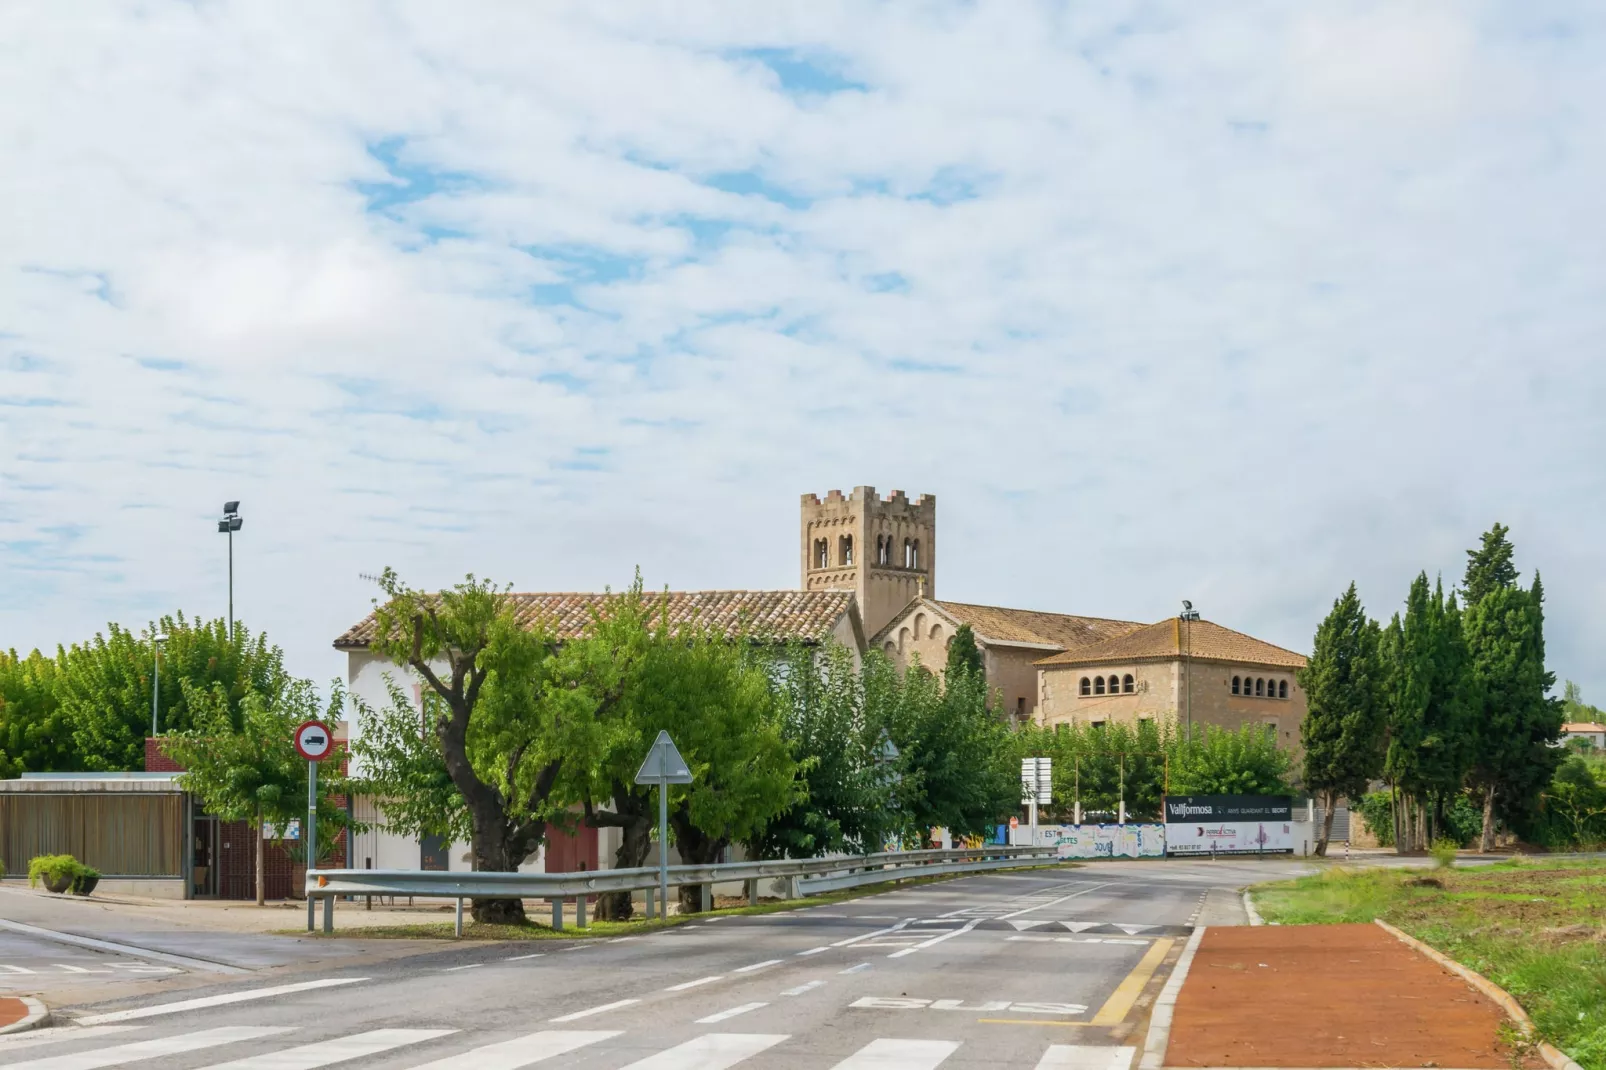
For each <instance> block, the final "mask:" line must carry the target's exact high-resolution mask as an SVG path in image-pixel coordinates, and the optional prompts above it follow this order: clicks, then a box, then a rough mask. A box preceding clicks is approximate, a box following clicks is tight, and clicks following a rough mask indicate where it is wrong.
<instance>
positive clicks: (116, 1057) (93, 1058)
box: [11, 1025, 292, 1070]
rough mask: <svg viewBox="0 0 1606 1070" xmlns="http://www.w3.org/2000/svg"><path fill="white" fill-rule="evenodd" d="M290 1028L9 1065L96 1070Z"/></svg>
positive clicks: (234, 1030)
mask: <svg viewBox="0 0 1606 1070" xmlns="http://www.w3.org/2000/svg"><path fill="white" fill-rule="evenodd" d="M291 1028H292V1027H290V1026H282V1027H279V1026H250V1025H234V1026H226V1027H224V1028H222V1029H205V1030H202V1031H200V1032H198V1033H180V1034H178V1035H177V1036H172V1037H161V1038H159V1039H157V1040H137V1041H135V1042H134V1043H132V1044H116V1045H113V1046H112V1047H110V1048H99V1049H97V1050H95V1051H84V1052H79V1053H78V1054H76V1055H53V1056H49V1057H47V1058H44V1059H30V1060H28V1061H27V1062H22V1063H12V1064H11V1070H98V1068H99V1067H102V1066H119V1065H121V1064H123V1063H132V1062H138V1061H140V1060H141V1059H161V1058H166V1057H168V1056H173V1055H182V1054H184V1053H185V1052H187V1051H200V1050H201V1049H202V1048H216V1047H218V1046H220V1045H223V1044H238V1043H240V1042H241V1041H245V1040H260V1039H261V1038H263V1037H271V1036H275V1035H277V1034H279V1033H288V1032H290V1031H291Z"/></svg>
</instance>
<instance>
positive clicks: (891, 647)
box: [882, 639, 898, 658]
mask: <svg viewBox="0 0 1606 1070" xmlns="http://www.w3.org/2000/svg"><path fill="white" fill-rule="evenodd" d="M882 649H883V650H885V651H886V654H887V657H889V658H890V657H892V656H893V655H895V654H897V653H898V644H897V643H894V642H893V641H892V640H891V639H888V640H887V643H886V646H884V647H883V648H882Z"/></svg>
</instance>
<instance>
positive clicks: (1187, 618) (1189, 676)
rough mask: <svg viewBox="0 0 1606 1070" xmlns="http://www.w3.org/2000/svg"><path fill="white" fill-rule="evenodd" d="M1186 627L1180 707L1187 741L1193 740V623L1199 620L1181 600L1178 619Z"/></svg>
mask: <svg viewBox="0 0 1606 1070" xmlns="http://www.w3.org/2000/svg"><path fill="white" fill-rule="evenodd" d="M1178 619H1180V620H1181V621H1182V622H1183V623H1185V624H1186V625H1187V626H1188V627H1187V633H1188V637H1187V640H1186V645H1185V646H1184V647H1183V650H1182V677H1183V685H1182V686H1183V699H1182V705H1183V709H1184V711H1185V714H1184V716H1185V717H1186V718H1187V725H1188V735H1187V738H1188V740H1189V741H1192V739H1193V622H1194V621H1196V620H1198V619H1199V612H1198V610H1196V609H1194V608H1193V603H1192V602H1190V601H1188V600H1187V599H1186V598H1184V599H1183V600H1182V613H1181V614H1180V615H1179V618H1178Z"/></svg>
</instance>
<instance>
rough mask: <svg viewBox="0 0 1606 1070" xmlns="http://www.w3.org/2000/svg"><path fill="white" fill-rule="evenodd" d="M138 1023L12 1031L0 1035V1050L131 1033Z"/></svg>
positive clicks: (141, 1027)
mask: <svg viewBox="0 0 1606 1070" xmlns="http://www.w3.org/2000/svg"><path fill="white" fill-rule="evenodd" d="M143 1028H144V1026H138V1025H92V1026H87V1027H77V1026H70V1025H65V1026H56V1027H55V1028H54V1029H35V1030H34V1031H33V1032H31V1033H12V1034H11V1035H9V1036H3V1037H0V1051H16V1050H17V1049H18V1048H35V1047H38V1046H40V1045H41V1044H60V1043H61V1042H62V1041H64V1040H88V1039H89V1038H90V1037H105V1036H112V1035H113V1034H116V1033H132V1032H134V1031H136V1030H139V1029H143Z"/></svg>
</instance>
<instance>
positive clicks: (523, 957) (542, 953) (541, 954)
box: [502, 951, 546, 962]
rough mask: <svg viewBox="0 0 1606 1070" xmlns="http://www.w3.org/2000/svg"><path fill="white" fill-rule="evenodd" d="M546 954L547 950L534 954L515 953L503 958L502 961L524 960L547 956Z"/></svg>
mask: <svg viewBox="0 0 1606 1070" xmlns="http://www.w3.org/2000/svg"><path fill="white" fill-rule="evenodd" d="M545 955H546V952H545V951H537V952H536V953H535V954H533V955H514V956H513V957H512V958H510V959H503V960H502V961H503V962H523V961H524V960H525V959H538V958H543V957H545Z"/></svg>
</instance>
